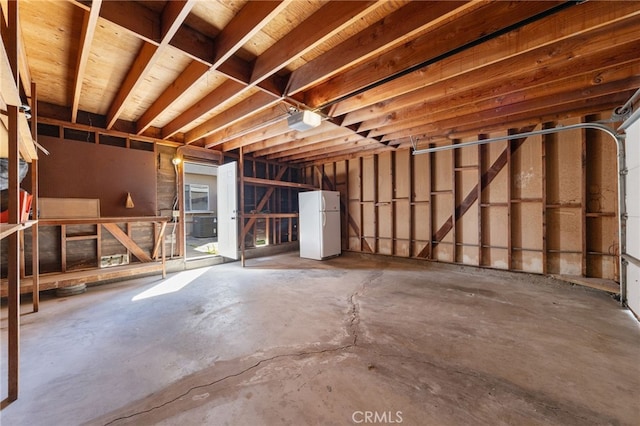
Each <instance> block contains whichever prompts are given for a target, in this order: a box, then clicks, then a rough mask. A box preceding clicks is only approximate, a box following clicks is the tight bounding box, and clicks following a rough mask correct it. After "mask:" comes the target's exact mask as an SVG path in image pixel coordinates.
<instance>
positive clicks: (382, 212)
mask: <svg viewBox="0 0 640 426" xmlns="http://www.w3.org/2000/svg"><path fill="white" fill-rule="evenodd" d="M392 229H393V219H392V217H391V204H384V205H380V206H379V207H378V235H379V236H380V237H382V238H391V237H392Z"/></svg>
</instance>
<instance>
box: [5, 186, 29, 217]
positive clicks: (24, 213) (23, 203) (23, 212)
mask: <svg viewBox="0 0 640 426" xmlns="http://www.w3.org/2000/svg"><path fill="white" fill-rule="evenodd" d="M32 200H33V195H31V194H29V193H28V192H27V191H23V190H21V191H20V223H24V222H26V221H28V220H29V210H31V201H32ZM0 222H1V223H8V222H9V210H5V211H3V212H2V213H0Z"/></svg>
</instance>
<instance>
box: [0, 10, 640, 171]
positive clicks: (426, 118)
mask: <svg viewBox="0 0 640 426" xmlns="http://www.w3.org/2000/svg"><path fill="white" fill-rule="evenodd" d="M19 5H20V23H21V32H22V37H23V42H24V51H25V53H26V58H27V66H28V72H29V74H30V78H31V79H32V80H33V81H35V82H36V83H37V84H38V99H39V101H40V102H39V111H40V114H41V115H43V116H48V117H50V118H53V119H57V120H62V121H66V122H72V123H76V122H77V123H80V124H85V125H91V126H96V127H102V128H104V129H113V130H119V131H122V132H125V133H128V134H131V135H139V136H148V137H154V138H160V139H167V140H170V141H175V142H178V143H184V144H193V145H197V146H205V147H208V148H212V149H218V150H223V151H234V150H237V149H238V148H239V147H244V148H243V150H244V152H245V153H250V154H251V155H253V156H257V157H266V158H269V159H274V160H278V161H285V162H293V163H309V162H324V161H333V160H338V159H345V158H354V157H357V156H361V155H367V154H371V153H376V152H381V151H385V150H394V149H398V147H406V146H408V145H409V144H411V141H412V140H413V141H417V144H418V145H419V146H420V147H422V146H426V145H427V144H431V143H433V144H444V143H450V142H451V140H452V139H455V138H462V137H473V136H475V135H478V134H483V133H490V132H492V131H496V130H504V129H506V128H511V127H518V128H520V127H523V126H526V125H531V124H536V123H540V122H543V121H550V120H556V119H561V118H566V117H571V116H584V115H587V114H589V113H591V112H596V111H603V110H609V109H611V110H613V109H614V108H616V107H617V106H620V105H622V104H623V103H624V102H625V101H626V100H627V99H628V98H629V97H630V96H631V94H632V93H633V92H634V91H635V89H637V88H638V87H640V55H638V52H640V2H637V1H620V2H617V1H616V2H600V1H588V2H558V1H540V2H534V1H526V2H524V1H521V2H507V1H497V2H464V1H442V2H427V1H401V0H396V1H387V0H382V1H330V2H327V1H317V0H305V1H302V0H283V1H245V0H235V1H231V0H211V1H204V0H201V1H194V0H182V1H177V0H176V1H141V2H135V1H107V0H104V1H102V0H93V1H48V2H43V1H41V0H20V1H19ZM3 8H6V2H4V3H3ZM28 91H29V90H28V87H27V89H26V95H27V96H28V94H29V93H28ZM292 108H299V109H310V110H315V111H318V112H320V113H321V114H322V115H323V117H324V120H323V122H322V124H321V125H320V126H319V127H317V128H314V129H311V130H307V131H303V132H299V131H295V130H292V129H290V128H289V127H288V126H287V120H286V118H287V116H288V115H289V114H290V112H291V111H292Z"/></svg>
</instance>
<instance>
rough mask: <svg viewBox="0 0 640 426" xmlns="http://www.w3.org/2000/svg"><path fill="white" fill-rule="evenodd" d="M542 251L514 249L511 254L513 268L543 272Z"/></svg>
mask: <svg viewBox="0 0 640 426" xmlns="http://www.w3.org/2000/svg"><path fill="white" fill-rule="evenodd" d="M542 264H543V259H542V252H533V251H514V252H513V253H512V255H511V268H512V269H514V270H516V271H525V272H531V273H535V274H541V273H542V272H543V267H542Z"/></svg>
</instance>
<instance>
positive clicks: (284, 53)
mask: <svg viewBox="0 0 640 426" xmlns="http://www.w3.org/2000/svg"><path fill="white" fill-rule="evenodd" d="M377 6H378V5H377V4H376V2H371V1H357V2H353V1H332V2H329V3H327V4H326V5H324V6H323V7H321V8H320V9H319V10H318V11H317V12H315V13H314V14H313V15H311V16H310V17H309V18H307V19H306V20H305V21H304V22H302V23H301V24H300V25H298V26H297V27H296V28H294V29H293V30H292V31H290V32H289V33H288V34H287V35H286V36H284V37H283V38H281V39H280V40H278V41H277V42H276V43H275V44H273V45H272V46H271V47H269V49H267V50H266V51H265V52H264V53H263V54H262V55H260V57H258V58H257V59H256V61H255V65H254V67H253V72H252V74H251V82H252V83H254V84H256V83H257V82H260V81H262V80H264V79H265V78H267V77H268V76H270V75H272V74H274V73H276V72H277V71H279V70H281V69H283V68H285V67H286V66H287V65H288V64H289V63H291V62H292V61H293V60H294V59H297V58H299V57H300V56H302V55H304V54H305V53H306V52H308V51H309V50H311V49H313V48H315V47H316V46H318V45H320V44H321V43H322V42H323V41H325V40H327V39H329V38H330V37H332V36H334V35H335V34H337V33H339V32H340V31H341V30H342V29H344V28H346V27H348V26H349V25H351V24H352V23H353V22H355V21H357V20H359V19H360V18H361V17H362V16H363V15H364V14H366V13H367V12H369V11H370V10H371V9H372V8H374V7H377Z"/></svg>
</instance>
